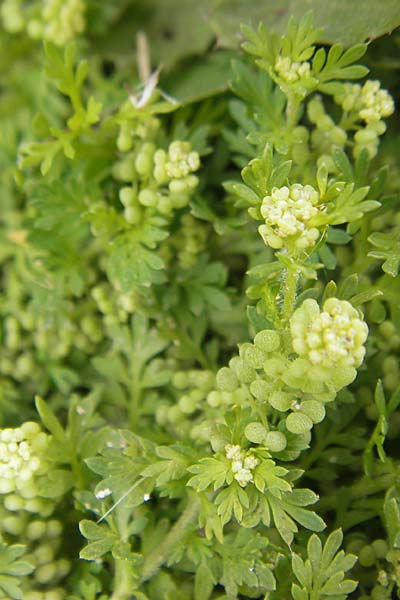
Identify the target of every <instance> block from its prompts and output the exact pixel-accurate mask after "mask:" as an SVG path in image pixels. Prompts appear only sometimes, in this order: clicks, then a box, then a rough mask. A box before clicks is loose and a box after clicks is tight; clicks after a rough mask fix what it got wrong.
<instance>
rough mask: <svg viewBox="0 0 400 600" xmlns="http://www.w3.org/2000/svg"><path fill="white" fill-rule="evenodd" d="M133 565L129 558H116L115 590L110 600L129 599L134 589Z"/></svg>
mask: <svg viewBox="0 0 400 600" xmlns="http://www.w3.org/2000/svg"><path fill="white" fill-rule="evenodd" d="M131 568H132V567H131V565H130V563H129V561H128V560H124V559H121V558H119V559H116V560H115V576H114V592H113V595H112V596H111V598H110V600H129V599H130V598H131V595H132V591H133V582H132V577H131Z"/></svg>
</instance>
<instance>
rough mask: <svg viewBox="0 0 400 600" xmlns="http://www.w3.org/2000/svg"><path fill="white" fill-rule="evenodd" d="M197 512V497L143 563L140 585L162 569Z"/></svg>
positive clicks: (198, 502) (198, 507)
mask: <svg viewBox="0 0 400 600" xmlns="http://www.w3.org/2000/svg"><path fill="white" fill-rule="evenodd" d="M199 510H200V500H199V498H197V497H193V498H192V499H191V500H190V501H189V503H188V505H187V506H186V508H185V510H184V511H183V513H182V514H181V516H180V517H179V519H178V520H177V522H176V523H175V525H174V526H173V527H172V528H171V529H170V531H169V532H168V533H167V535H166V536H165V538H164V539H163V541H162V542H161V544H160V545H159V546H158V548H156V549H155V550H154V551H153V552H152V553H151V554H150V555H149V556H148V557H147V558H146V560H145V561H144V565H143V572H142V579H141V582H142V583H143V582H145V581H147V580H148V579H150V578H151V577H153V575H155V574H156V573H157V571H158V570H159V569H160V568H161V567H162V565H163V564H164V563H165V561H166V560H167V559H168V556H169V555H170V553H171V549H172V548H173V547H174V546H175V544H177V543H178V542H179V541H180V540H181V539H182V538H183V537H184V535H185V534H186V532H187V530H188V527H189V525H191V523H193V521H194V520H195V518H196V517H197V514H198V512H199Z"/></svg>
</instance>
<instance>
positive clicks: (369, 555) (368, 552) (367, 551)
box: [358, 545, 376, 568]
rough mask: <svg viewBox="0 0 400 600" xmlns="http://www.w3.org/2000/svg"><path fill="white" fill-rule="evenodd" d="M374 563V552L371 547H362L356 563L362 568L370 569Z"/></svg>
mask: <svg viewBox="0 0 400 600" xmlns="http://www.w3.org/2000/svg"><path fill="white" fill-rule="evenodd" d="M375 561H376V554H375V550H374V548H373V547H372V546H369V545H367V546H364V548H362V549H361V550H360V554H359V555H358V562H359V564H360V565H361V566H362V567H367V568H368V567H372V565H374V564H375Z"/></svg>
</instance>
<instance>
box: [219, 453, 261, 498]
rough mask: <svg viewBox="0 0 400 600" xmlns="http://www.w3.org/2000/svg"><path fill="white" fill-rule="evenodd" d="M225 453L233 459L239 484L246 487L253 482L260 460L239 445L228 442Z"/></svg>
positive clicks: (232, 464) (233, 470)
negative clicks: (254, 470)
mask: <svg viewBox="0 0 400 600" xmlns="http://www.w3.org/2000/svg"><path fill="white" fill-rule="evenodd" d="M225 455H226V458H227V459H228V460H230V461H231V469H232V473H233V474H234V475H233V476H234V478H235V479H236V481H237V482H238V484H239V485H241V486H242V487H245V486H246V485H247V484H248V483H252V482H253V469H255V468H256V466H257V465H258V464H259V460H258V459H257V458H256V457H255V456H253V454H251V452H246V451H245V450H243V449H242V448H241V447H240V446H238V445H233V444H227V445H226V446H225Z"/></svg>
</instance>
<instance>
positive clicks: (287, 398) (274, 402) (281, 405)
mask: <svg viewBox="0 0 400 600" xmlns="http://www.w3.org/2000/svg"><path fill="white" fill-rule="evenodd" d="M293 400H294V398H293V396H291V395H290V394H286V393H285V392H279V391H275V392H273V393H272V394H271V396H270V397H269V398H268V402H269V403H270V405H271V406H272V407H273V408H275V409H276V410H279V411H281V412H285V411H287V410H289V408H290V407H291V406H292V404H293Z"/></svg>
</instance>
